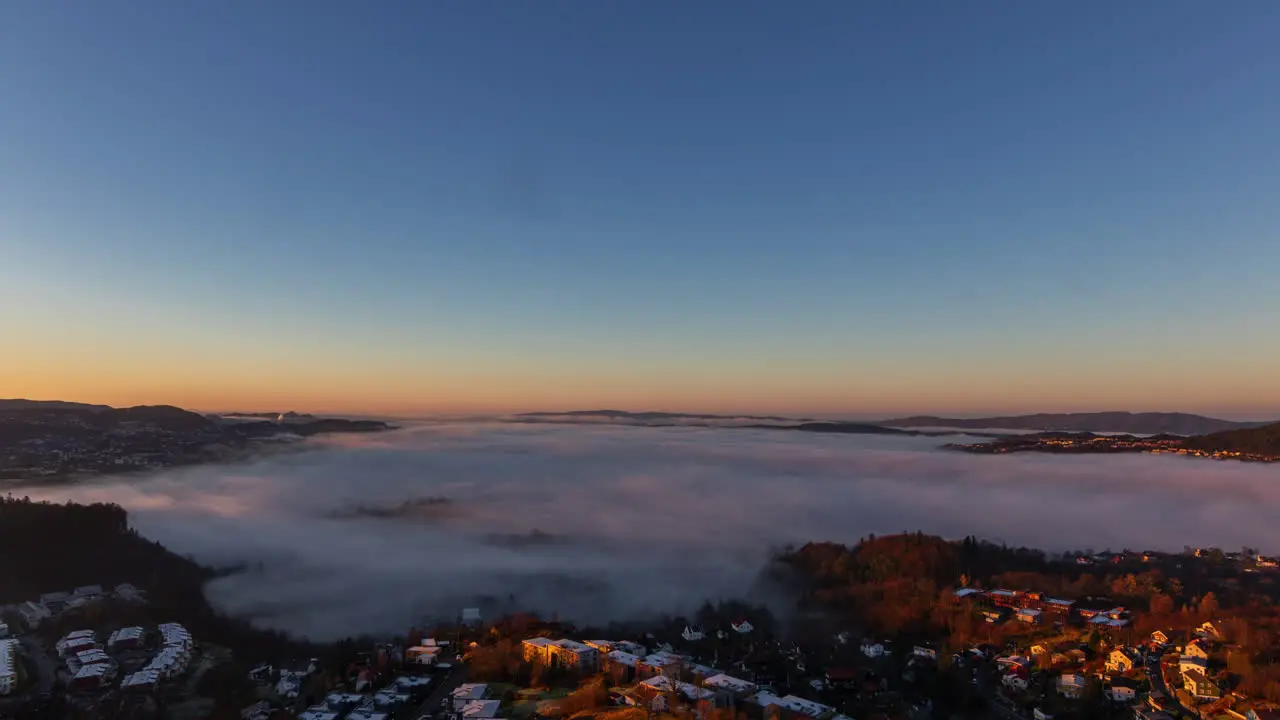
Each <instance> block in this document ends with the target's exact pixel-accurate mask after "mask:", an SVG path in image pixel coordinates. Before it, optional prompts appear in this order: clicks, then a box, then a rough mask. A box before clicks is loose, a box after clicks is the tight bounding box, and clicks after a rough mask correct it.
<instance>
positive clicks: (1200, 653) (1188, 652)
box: [1182, 640, 1209, 660]
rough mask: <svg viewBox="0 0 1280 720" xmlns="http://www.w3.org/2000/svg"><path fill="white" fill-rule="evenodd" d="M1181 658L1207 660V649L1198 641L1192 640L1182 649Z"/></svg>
mask: <svg viewBox="0 0 1280 720" xmlns="http://www.w3.org/2000/svg"><path fill="white" fill-rule="evenodd" d="M1182 657H1193V658H1200V659H1201V660H1208V659H1209V649H1208V648H1207V647H1205V645H1204V643H1202V642H1200V641H1199V640H1193V641H1192V642H1189V643H1187V646H1186V647H1184V648H1182Z"/></svg>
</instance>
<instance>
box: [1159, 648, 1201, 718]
mask: <svg viewBox="0 0 1280 720" xmlns="http://www.w3.org/2000/svg"><path fill="white" fill-rule="evenodd" d="M1163 660H1164V655H1157V656H1156V657H1155V658H1154V659H1152V660H1149V661H1148V662H1147V679H1148V680H1150V682H1151V689H1152V690H1159V691H1160V692H1162V693H1164V696H1165V697H1167V698H1169V702H1170V703H1171V704H1172V705H1173V707H1175V708H1177V710H1178V712H1179V713H1183V714H1191V715H1195V713H1193V712H1191V711H1190V710H1188V709H1187V708H1185V707H1183V706H1182V703H1180V702H1178V696H1177V694H1176V693H1175V692H1174V691H1171V690H1169V686H1168V685H1167V684H1166V683H1165V681H1164V670H1163V666H1162V665H1161V662H1162V661H1163Z"/></svg>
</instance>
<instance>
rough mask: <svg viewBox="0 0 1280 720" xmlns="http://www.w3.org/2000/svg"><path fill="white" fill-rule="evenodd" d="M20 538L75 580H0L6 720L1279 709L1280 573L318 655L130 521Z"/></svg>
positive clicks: (820, 597) (843, 717)
mask: <svg viewBox="0 0 1280 720" xmlns="http://www.w3.org/2000/svg"><path fill="white" fill-rule="evenodd" d="M0 520H3V521H4V523H3V524H0V535H3V536H4V538H8V539H7V540H6V541H7V542H9V543H10V545H11V546H12V545H14V543H16V542H17V540H18V538H21V537H23V536H24V535H29V533H31V532H34V530H33V528H36V527H39V528H43V529H44V530H45V531H47V532H50V533H52V534H51V535H49V537H50V540H49V545H50V547H49V549H48V553H47V556H48V558H53V559H56V562H53V563H50V562H48V561H44V562H34V561H31V559H30V558H29V557H27V556H25V555H21V554H17V555H11V556H6V557H4V558H0V560H2V561H3V562H0V572H3V573H5V580H6V582H5V584H4V585H3V586H0V590H3V591H4V592H5V593H6V595H5V597H4V601H5V602H6V603H8V604H7V605H5V606H3V607H0V623H2V624H0V717H5V718H8V717H19V718H20V717H47V718H105V719H113V718H129V719H137V720H149V719H151V718H180V719H190V720H197V719H198V718H222V717H237V716H239V717H242V718H245V719H252V720H268V719H271V718H281V719H290V718H301V719H303V720H424V719H429V720H587V718H601V720H806V719H809V720H868V719H872V720H890V719H893V720H928V719H935V718H936V719H938V720H950V719H951V718H985V719H991V718H994V719H996V720H1017V719H1020V718H1026V719H1030V720H1043V719H1044V718H1048V717H1053V718H1059V719H1060V720H1075V719H1077V718H1079V719H1084V718H1104V719H1107V718H1111V719H1114V720H1128V719H1129V718H1136V719H1139V720H1164V718H1202V719H1203V720H1210V719H1216V718H1235V719H1236V720H1239V719H1240V718H1244V719H1245V720H1262V719H1263V718H1276V717H1277V715H1276V714H1275V713H1276V708H1277V707H1280V705H1278V703H1280V666H1278V665H1277V663H1276V662H1275V661H1276V659H1277V658H1278V657H1280V563H1278V562H1277V559H1276V558H1274V557H1270V556H1267V555H1264V554H1262V553H1260V552H1258V550H1257V549H1255V548H1241V549H1240V550H1238V551H1236V550H1230V551H1226V550H1222V549H1218V548H1192V547H1187V548H1185V549H1184V550H1182V551H1180V552H1157V551H1151V550H1148V551H1134V550H1114V551H1113V550H1104V551H1096V552H1095V551H1093V550H1085V551H1080V552H1074V553H1067V554H1055V555H1049V554H1047V553H1044V552H1042V551H1039V550H1034V549H1030V548H1018V547H1007V546H1004V545H1000V544H995V543H992V542H989V541H983V540H979V539H975V538H963V539H961V540H945V539H942V538H938V537H935V536H929V535H924V534H922V533H902V534H898V535H889V536H879V537H876V536H869V537H867V538H864V539H862V540H861V541H860V542H858V543H856V544H853V545H842V544H836V543H809V544H806V545H804V546H801V547H798V548H796V547H793V548H783V549H781V550H780V551H779V552H778V554H777V556H776V557H775V558H774V559H773V561H772V562H770V563H769V564H768V565H767V566H766V567H765V568H763V569H762V572H761V578H760V582H761V586H762V588H766V589H767V592H766V593H765V595H767V596H769V597H771V598H772V599H771V602H770V605H769V606H768V607H764V606H761V605H758V604H753V603H749V602H744V601H740V600H733V599H725V600H716V601H707V602H704V603H703V604H702V606H701V607H699V608H698V609H697V610H696V611H694V612H691V613H690V614H688V615H687V616H681V615H670V616H654V617H649V618H618V620H617V621H616V622H614V623H611V624H609V625H607V626H603V627H586V626H578V625H575V624H573V623H571V622H566V621H559V620H556V619H546V618H540V617H538V616H536V615H534V614H528V613H516V614H511V613H510V612H507V613H506V614H497V613H491V612H490V609H489V608H488V607H487V606H486V605H485V604H484V602H479V603H477V606H476V607H468V608H464V609H461V610H457V609H455V610H452V611H447V613H446V614H447V615H448V616H449V617H448V619H447V620H446V621H441V619H440V618H439V617H436V619H435V620H432V621H430V622H428V620H427V619H426V618H421V619H420V622H414V621H413V620H412V619H407V622H406V626H408V625H410V624H413V625H415V626H416V627H406V630H405V632H404V633H403V635H401V636H399V637H359V638H356V637H353V638H350V639H347V640H343V641H340V642H336V643H325V644H317V643H308V642H306V641H304V640H298V639H292V638H288V637H285V636H283V635H280V634H279V633H272V632H270V631H267V630H264V629H262V628H260V627H254V626H253V625H252V624H251V623H248V622H246V621H243V620H238V619H228V618H222V617H220V616H218V615H217V614H216V613H214V612H213V610H212V609H211V608H209V607H208V605H207V601H206V600H205V599H204V598H203V596H202V594H201V592H200V589H201V587H202V584H203V583H204V582H205V581H207V580H208V579H209V578H210V577H212V576H213V575H212V574H211V572H210V571H208V570H207V569H202V568H200V567H199V566H197V565H195V564H194V563H192V562H191V561H189V560H186V559H183V558H179V557H177V556H174V555H172V554H171V553H168V552H167V551H165V550H164V549H163V548H162V547H160V546H158V545H156V544H154V543H150V542H148V541H146V540H145V539H143V538H141V537H140V536H138V535H137V534H136V533H133V532H132V531H131V530H129V528H128V522H127V516H126V514H125V513H124V512H123V510H121V509H120V508H118V507H115V506H110V505H95V506H79V505H52V504H48V503H34V502H30V501H26V500H14V499H9V500H4V501H0ZM64 541H65V542H64ZM64 545H65V547H64ZM64 550H65V552H64ZM230 572H234V570H231V571H230ZM95 576H96V577H97V578H98V582H97V583H94V584H82V583H84V582H92V580H91V578H93V577H95Z"/></svg>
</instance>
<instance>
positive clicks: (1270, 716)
mask: <svg viewBox="0 0 1280 720" xmlns="http://www.w3.org/2000/svg"><path fill="white" fill-rule="evenodd" d="M1244 716H1245V720H1280V710H1276V709H1274V708H1266V709H1264V708H1256V707H1255V708H1249V711H1248V712H1246V713H1245V714H1244Z"/></svg>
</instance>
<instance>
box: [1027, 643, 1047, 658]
mask: <svg viewBox="0 0 1280 720" xmlns="http://www.w3.org/2000/svg"><path fill="white" fill-rule="evenodd" d="M1047 652H1049V648H1047V647H1045V646H1044V645H1032V646H1031V656H1032V657H1035V656H1037V655H1044V654H1045V653H1047Z"/></svg>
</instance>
